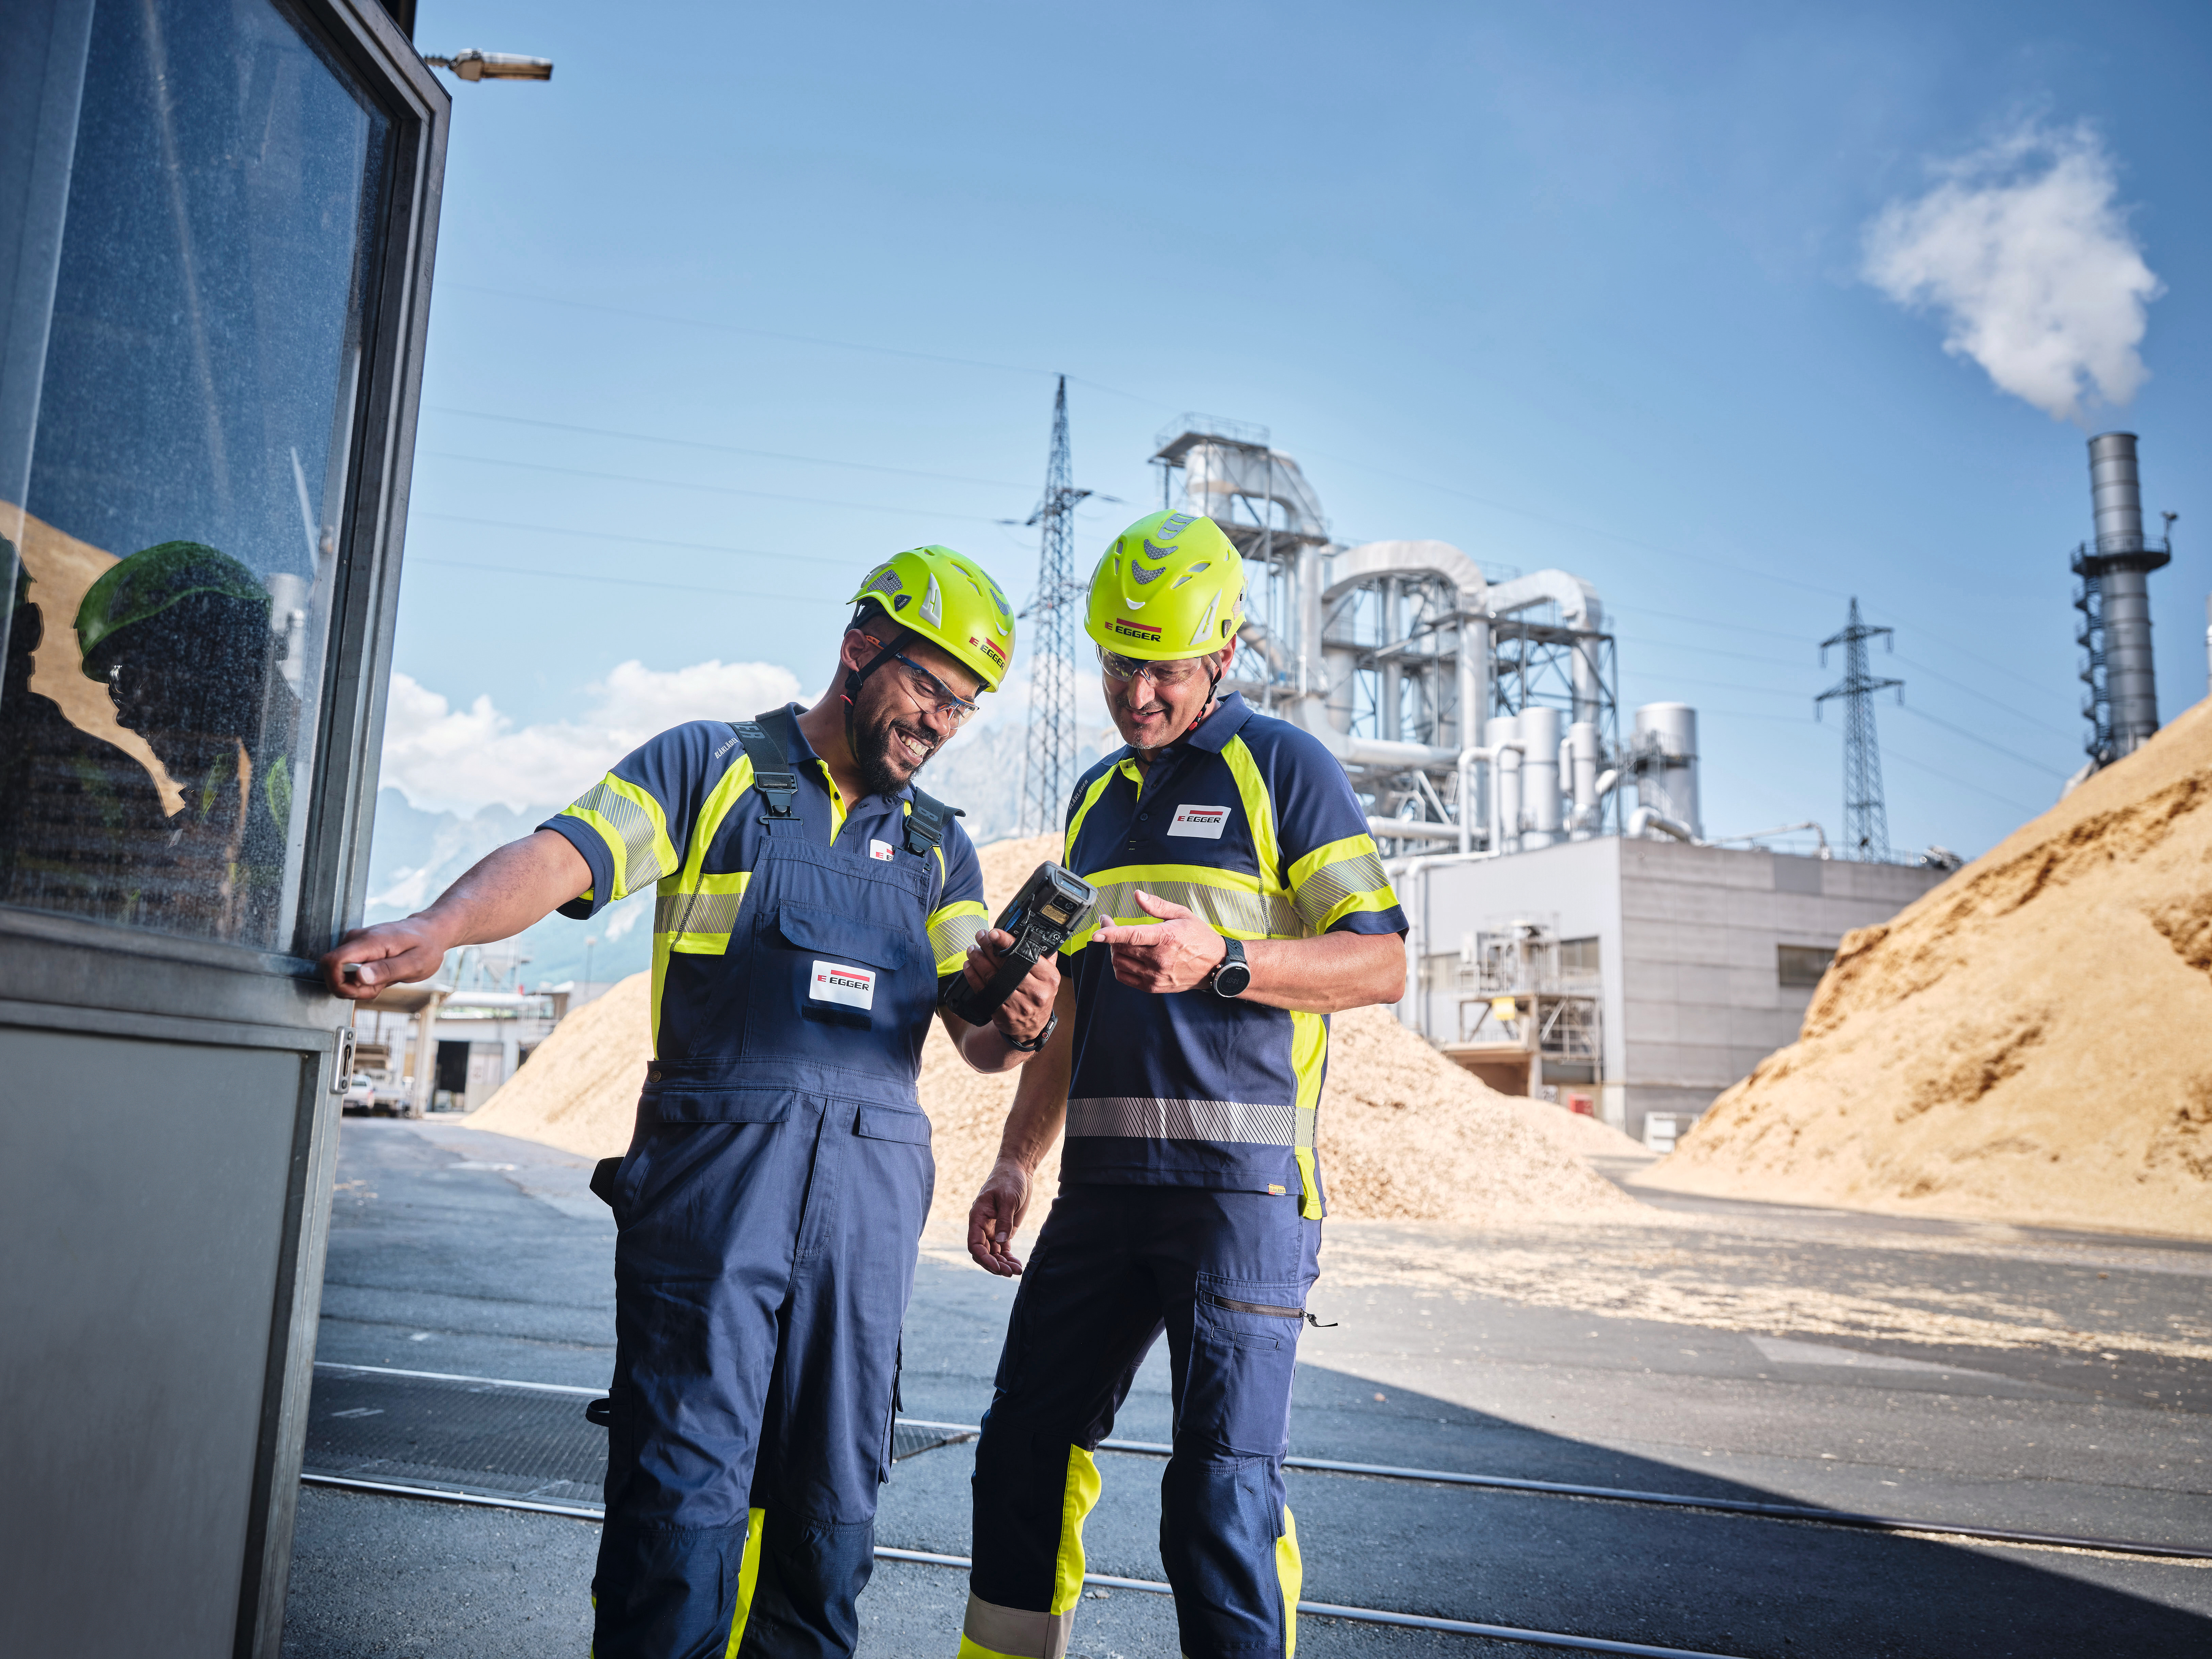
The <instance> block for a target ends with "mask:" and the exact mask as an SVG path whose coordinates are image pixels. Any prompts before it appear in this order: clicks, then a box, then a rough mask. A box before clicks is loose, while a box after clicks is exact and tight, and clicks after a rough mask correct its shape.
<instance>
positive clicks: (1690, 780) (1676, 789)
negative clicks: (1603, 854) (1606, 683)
mask: <svg viewBox="0 0 2212 1659" xmlns="http://www.w3.org/2000/svg"><path fill="white" fill-rule="evenodd" d="M1635 748H1636V750H1637V753H1638V756H1639V757H1641V759H1642V763H1643V764H1642V768H1641V769H1640V770H1639V772H1638V775H1637V779H1636V794H1637V799H1638V802H1639V803H1640V804H1641V805H1644V806H1648V807H1650V809H1651V811H1652V812H1653V814H1654V815H1655V817H1663V818H1665V819H1668V821H1669V822H1670V823H1673V824H1674V825H1676V826H1679V827H1680V828H1682V829H1687V830H1688V831H1689V834H1688V835H1687V836H1678V837H1677V839H1679V840H1686V841H1695V840H1697V839H1698V838H1699V836H1703V835H1704V834H1705V820H1704V818H1703V817H1702V815H1701V814H1700V812H1699V806H1698V711H1697V710H1696V709H1694V708H1691V707H1690V705H1689V704H1688V703H1686V702H1647V703H1645V704H1644V706H1643V707H1642V708H1639V709H1638V710H1637V711H1636V737H1635ZM1629 833H1630V834H1631V835H1635V834H1638V833H1640V832H1639V831H1638V830H1636V829H1632V830H1630V831H1629ZM1666 833H1668V834H1670V835H1671V834H1673V833H1674V831H1673V830H1672V829H1669V830H1668V831H1667V832H1666Z"/></svg>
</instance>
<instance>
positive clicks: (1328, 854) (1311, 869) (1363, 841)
mask: <svg viewBox="0 0 2212 1659" xmlns="http://www.w3.org/2000/svg"><path fill="white" fill-rule="evenodd" d="M1363 854H1364V855H1367V856H1370V857H1374V856H1376V848H1375V837H1374V836H1370V835H1369V834H1367V833H1366V831H1364V830H1362V831H1361V832H1360V833H1359V834H1358V835H1356V836H1346V837H1345V838H1344V839H1343V840H1342V841H1333V842H1328V843H1327V844H1326V845H1324V846H1321V847H1316V848H1314V849H1313V851H1312V852H1310V853H1309V854H1306V855H1305V856H1304V858H1302V859H1300V860H1298V861H1297V863H1296V864H1294V865H1292V866H1291V891H1292V892H1294V893H1295V892H1296V891H1297V890H1298V889H1299V888H1301V887H1304V885H1305V884H1306V883H1307V882H1309V881H1310V880H1312V879H1313V878H1314V877H1315V876H1316V874H1317V873H1318V872H1321V871H1322V870H1323V869H1325V868H1326V867H1328V866H1330V865H1332V864H1342V863H1345V862H1346V861H1347V860H1352V859H1356V858H1358V857H1360V856H1362V855H1363Z"/></svg>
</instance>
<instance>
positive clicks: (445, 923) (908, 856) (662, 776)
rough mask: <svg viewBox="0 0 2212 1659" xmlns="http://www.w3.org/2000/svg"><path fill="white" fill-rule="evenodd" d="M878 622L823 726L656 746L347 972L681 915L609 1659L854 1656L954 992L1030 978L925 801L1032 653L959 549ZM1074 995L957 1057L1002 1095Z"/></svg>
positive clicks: (614, 1534)
mask: <svg viewBox="0 0 2212 1659" xmlns="http://www.w3.org/2000/svg"><path fill="white" fill-rule="evenodd" d="M854 600H855V601H856V603H857V605H858V606H859V609H858V611H856V613H855V614H854V617H853V620H852V623H851V624H850V625H849V626H848V629H846V632H845V636H844V641H843V644H842V649H841V652H840V656H839V664H840V673H839V675H838V677H837V679H836V682H835V683H834V684H832V686H831V688H830V690H829V691H827V692H825V693H824V694H823V696H822V697H821V699H820V700H819V701H818V702H816V703H815V704H814V706H813V707H812V708H806V709H801V708H799V706H798V705H797V704H795V703H794V704H792V705H790V706H788V707H787V708H780V709H776V710H774V711H772V712H770V713H768V714H762V715H759V716H757V718H755V719H754V720H744V719H742V718H740V719H738V720H737V721H736V722H735V723H734V724H732V723H730V722H728V721H724V720H696V721H694V722H692V723H691V724H690V725H687V726H678V727H676V728H675V729H673V730H672V731H669V732H663V733H662V734H661V735H660V736H659V737H657V738H653V740H652V741H651V742H649V743H647V744H645V745H644V746H643V747H642V748H641V749H639V750H636V751H635V753H633V754H631V755H629V757H627V758H625V759H623V761H621V762H620V763H617V765H616V766H615V768H614V769H613V770H612V771H611V772H609V773H608V774H607V775H606V776H605V779H604V780H603V781H600V782H599V784H598V785H596V786H595V787H592V789H591V790H589V791H587V792H586V793H585V794H584V796H583V797H582V798H581V799H579V800H578V801H577V802H576V803H575V805H573V806H571V807H569V808H568V810H567V811H564V812H562V813H561V814H560V815H558V816H557V817H555V818H553V819H552V820H551V821H550V823H546V824H544V826H542V827H541V828H540V829H538V832H537V833H536V834H535V835H533V836H530V837H529V838H527V839H526V840H524V841H520V842H513V844H511V845H509V846H507V847H504V848H501V849H500V850H499V851H497V852H495V853H494V854H491V856H490V857H489V858H487V859H486V860H483V862H482V863H481V864H479V865H477V866H476V868H475V869H473V870H471V871H470V872H469V873H468V874H466V875H465V876H464V877H462V878H461V879H460V880H459V882H457V883H455V884H454V885H453V887H452V888H450V889H449V890H447V892H446V893H445V895H444V896H442V897H441V898H440V899H439V900H438V902H436V903H435V904H433V905H432V906H431V907H430V908H428V910H426V911H424V912H422V914H421V915H416V916H412V917H410V918H408V919H407V920H406V921H398V922H389V923H386V924H383V925H382V926H380V927H368V928H363V929H360V930H357V931H356V932H354V933H349V934H348V935H347V936H346V938H345V939H344V940H343V942H342V943H341V944H340V945H339V946H338V948H337V949H336V950H334V951H331V953H330V954H329V955H328V956H327V957H325V958H324V961H323V966H324V971H325V976H326V977H327V978H328V980H329V981H330V984H331V988H332V989H333V990H334V991H336V992H337V993H338V994H340V995H342V996H351V997H366V996H370V995H374V993H375V991H376V990H377V989H378V988H379V987H381V986H384V985H386V984H390V983H392V982H394V981H404V980H419V979H427V978H428V977H429V976H430V975H432V974H434V973H435V972H436V971H437V969H438V966H439V963H440V960H441V957H442V956H443V954H444V952H445V951H447V950H448V949H450V948H452V947H453V946H454V945H465V944H470V943H474V942H479V941H484V940H490V939H504V938H507V937H508V936H510V935H512V934H514V933H520V932H521V931H522V929H524V928H525V927H528V926H529V925H530V924H531V923H532V922H534V921H538V918H540V917H541V916H543V915H545V914H546V913H547V912H548V911H550V910H552V909H554V908H559V909H560V910H561V912H562V914H563V915H569V916H575V917H585V916H589V915H592V914H593V913H595V912H596V911H598V910H599V909H600V908H602V907H603V906H605V905H606V904H608V903H610V902H613V901H614V900H617V899H620V898H623V897H626V896H629V895H630V894H632V893H641V892H644V891H646V890H648V889H651V890H654V891H655V893H656V895H657V896H656V898H655V902H654V911H653V1020H654V1026H653V1060H652V1062H651V1064H650V1066H649V1067H648V1068H647V1073H646V1080H645V1087H644V1091H643V1094H642V1097H641V1099H640V1102H639V1104H638V1119H637V1131H636V1134H635V1138H634V1139H632V1141H631V1143H630V1148H629V1155H628V1156H627V1157H625V1158H623V1159H621V1160H620V1161H619V1163H617V1162H616V1161H615V1160H609V1161H608V1162H607V1163H606V1164H602V1165H601V1166H600V1170H599V1174H598V1175H596V1176H594V1178H593V1181H592V1188H593V1190H594V1191H597V1192H599V1194H600V1195H601V1196H602V1197H604V1198H605V1199H606V1200H607V1201H608V1202H609V1203H610V1204H611V1205H612V1206H613V1207H614V1211H615V1218H616V1221H617V1226H618V1230H619V1231H618V1233H617V1243H616V1246H615V1323H616V1353H615V1376H614V1383H613V1387H612V1389H611V1404H610V1413H611V1427H610V1434H609V1444H608V1457H607V1482H606V1505H607V1514H606V1525H605V1529H604V1531H603V1533H602V1534H601V1538H600V1544H599V1571H598V1573H597V1575H596V1577H594V1578H593V1581H592V1599H593V1601H594V1604H595V1606H596V1607H597V1615H596V1624H595V1630H594V1635H593V1638H592V1651H593V1653H594V1654H595V1655H597V1656H598V1659H726V1656H728V1659H737V1656H774V1659H794V1656H799V1659H814V1656H829V1655H846V1654H850V1653H851V1652H852V1651H853V1647H854V1641H855V1639H856V1638H857V1636H858V1629H859V1626H858V1621H857V1619H856V1617H855V1613H854V1597H855V1596H856V1595H858V1594H859V1593H860V1589H861V1587H862V1586H863V1585H864V1584H866V1582H867V1579H868V1574H869V1570H870V1567H871V1565H872V1559H873V1549H872V1547H873V1542H874V1516H875V1511H876V1492H877V1487H878V1484H879V1483H880V1481H881V1480H882V1479H883V1477H884V1475H885V1474H887V1473H888V1470H889V1457H890V1437H891V1420H892V1412H893V1409H894V1402H895V1400H896V1389H897V1382H896V1376H897V1353H898V1336H899V1325H900V1322H901V1320H902V1317H903V1316H904V1314H905V1310H906V1302H907V1297H908V1292H909V1291H911V1289H912V1288H913V1283H914V1269H915V1247H916V1243H917V1241H918V1239H919V1237H920V1235H921V1225H922V1218H923V1215H924V1212H926V1210H927V1207H928V1204H929V1194H930V1188H931V1185H932V1182H933V1177H934V1170H933V1164H932V1163H931V1159H930V1152H929V1120H928V1119H927V1117H925V1116H924V1115H922V1114H921V1110H920V1109H919V1107H918V1105H917V1103H916V1100H915V1078H916V1075H917V1073H918V1072H919V1069H920V1064H921V1044H922V1039H923V1037H924V1036H926V1035H927V1031H928V1027H929V1022H930V1019H931V1017H932V1015H933V1013H934V1012H935V1011H936V1009H937V1004H938V999H939V992H940V990H941V988H942V986H943V984H944V982H945V980H946V979H947V978H948V977H949V976H950V975H954V974H957V973H961V972H963V971H965V972H967V973H968V974H969V975H970V976H971V978H972V979H973V980H974V981H975V983H976V984H977V985H978V986H979V987H980V986H981V984H982V983H983V982H984V981H985V980H986V979H987V975H989V974H990V973H992V972H994V971H995V969H996V963H997V956H996V951H997V950H998V949H1000V948H1002V947H1004V946H1006V945H1011V944H1012V940H1011V939H1008V938H1007V936H1006V935H1005V934H1003V933H997V932H996V931H995V930H988V929H987V918H986V915H985V912H984V908H983V902H982V901H983V885H982V879H981V870H980V869H979V867H978V866H977V863H976V859H975V848H973V847H972V846H971V845H970V844H969V840H968V837H967V836H965V835H964V834H963V833H962V831H961V829H960V827H959V825H958V823H957V822H956V821H955V819H954V817H952V815H951V812H950V810H949V809H948V808H946V807H945V805H943V803H941V802H939V801H937V800H936V799H933V798H932V797H931V796H929V795H928V794H927V793H923V792H922V791H921V790H919V789H916V788H915V787H913V779H914V775H915V773H916V772H917V771H918V770H919V769H921V765H922V763H924V762H925V761H927V759H928V758H929V757H930V756H931V755H932V754H933V753H934V752H935V751H936V750H937V749H938V747H939V745H940V744H943V743H944V742H945V740H946V739H947V738H950V737H951V735H952V733H953V732H955V731H956V730H957V728H958V727H959V726H960V725H961V723H962V722H963V720H966V719H967V718H968V716H969V715H970V714H973V713H974V712H975V696H976V695H977V692H978V691H979V690H988V689H990V688H992V687H993V686H995V685H996V684H998V682H999V680H1000V677H1001V676H1002V675H1003V674H1004V673H1005V671H1006V663H1007V659H1009V657H1010V656H1011V655H1012V651H1013V632H1014V622H1013V617H1012V615H1011V614H1010V613H1009V611H1008V610H1007V608H1006V599H1005V598H1004V596H1003V595H1002V594H1001V593H1000V591H999V588H998V586H997V585H996V584H995V583H994V582H993V581H992V580H991V579H990V578H989V577H988V576H987V575H986V574H984V573H983V572H982V571H981V569H980V568H977V566H976V565H975V563H974V562H971V561H970V560H969V559H967V558H965V557H963V556H962V555H960V554H958V553H956V552H953V551H952V550H951V549H949V548H943V547H921V548H915V549H913V550H909V551H908V552H904V553H901V554H898V555H896V556H895V557H893V558H891V559H890V560H887V561H886V562H884V563H883V564H881V565H879V566H878V567H877V568H876V569H875V570H873V571H872V573H870V574H869V575H868V577H867V578H866V580H865V581H863V582H862V583H861V585H860V592H858V593H856V594H855V595H854ZM349 969H353V970H354V971H353V973H352V974H351V975H350V976H349ZM1058 988H1059V975H1058V974H1057V972H1056V971H1055V970H1054V964H1053V963H1050V962H1045V963H1039V964H1038V965H1037V967H1036V969H1034V970H1033V971H1032V972H1031V974H1030V976H1029V978H1028V979H1026V980H1025V981H1023V983H1022V984H1021V986H1020V987H1018V988H1017V990H1016V993H1015V994H1014V996H1013V998H1012V1000H1010V1001H1009V1002H1008V1003H1007V1004H1006V1006H1005V1007H1004V1008H1003V1009H1001V1010H1000V1012H999V1013H998V1014H997V1015H996V1016H995V1017H994V1020H993V1022H992V1024H989V1025H987V1026H981V1027H971V1026H969V1025H968V1024H965V1023H964V1022H963V1021H962V1020H960V1019H957V1018H953V1017H952V1016H951V1015H949V1014H948V1015H946V1016H945V1025H946V1027H947V1029H948V1030H949V1031H950V1033H951V1037H952V1040H953V1042H955V1044H956V1045H957V1047H958V1048H959V1049H960V1052H961V1054H962V1055H963V1057H964V1058H965V1059H966V1060H967V1061H968V1063H969V1065H970V1066H974V1067H975V1068H976V1069H977V1070H979V1071H985V1072H992V1071H1005V1070H1006V1069H1008V1068H1010V1067H1012V1066H1017V1065H1019V1064H1020V1063H1021V1062H1022V1061H1023V1060H1025V1059H1026V1058H1028V1056H1029V1054H1031V1053H1034V1052H1035V1051H1036V1049H1037V1048H1039V1047H1040V1046H1041V1044H1042V1039H1043V1038H1044V1036H1046V1035H1047V1034H1048V1032H1049V1031H1050V1030H1051V1021H1052V1019H1053V1007H1054V998H1055V995H1056V994H1057V991H1058Z"/></svg>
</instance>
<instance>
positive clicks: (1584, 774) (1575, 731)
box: [1559, 720, 1620, 841]
mask: <svg viewBox="0 0 2212 1659" xmlns="http://www.w3.org/2000/svg"><path fill="white" fill-rule="evenodd" d="M1597 760H1598V735H1597V727H1596V726H1595V725H1594V724H1593V723H1592V722H1590V721H1589V720H1577V721H1576V722H1575V723H1574V724H1573V725H1572V726H1569V727H1568V728H1567V736H1566V741H1565V742H1564V743H1563V744H1560V745H1559V769H1560V772H1561V773H1562V775H1564V776H1565V779H1566V781H1567V788H1568V792H1569V799H1570V801H1571V805H1570V806H1569V808H1568V811H1567V838H1568V839H1569V840H1570V841H1588V840H1589V838H1590V831H1591V830H1592V829H1594V828H1595V827H1596V824H1597V821H1598V814H1599V811H1600V808H1601V803H1602V802H1603V800H1604V799H1605V797H1606V796H1607V794H1608V793H1611V792H1612V789H1613V785H1614V784H1615V783H1616V782H1618V781H1620V773H1618V772H1613V771H1608V772H1606V773H1603V774H1600V772H1599V771H1598V769H1597Z"/></svg>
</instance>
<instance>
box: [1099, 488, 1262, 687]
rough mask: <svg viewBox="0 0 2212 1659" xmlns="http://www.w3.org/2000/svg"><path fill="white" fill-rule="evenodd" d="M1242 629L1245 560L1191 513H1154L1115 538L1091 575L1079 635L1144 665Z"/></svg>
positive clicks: (1215, 643)
mask: <svg viewBox="0 0 2212 1659" xmlns="http://www.w3.org/2000/svg"><path fill="white" fill-rule="evenodd" d="M1243 624H1244V561H1243V558H1242V557H1241V556H1239V555H1238V553H1237V549H1236V547H1235V545H1234V544H1232V543H1231V541H1230V539H1229V538H1228V537H1226V536H1225V535H1223V534H1222V533H1221V526H1219V525H1218V524H1216V523H1214V522H1213V520H1211V519H1202V518H1200V517H1199V515H1198V514H1196V513H1152V514H1151V515H1149V516H1148V517H1146V518H1142V519H1139V520H1137V521H1136V523H1134V524H1133V525H1131V526H1129V527H1128V528H1127V530H1125V531H1123V532H1121V534H1120V535H1119V536H1117V537H1115V538H1114V544H1113V545H1112V546H1110V547H1109V548H1108V549H1107V550H1106V556H1105V557H1104V558H1103V559H1101V560H1099V561H1098V568H1097V571H1096V572H1094V573H1093V574H1092V575H1091V605H1090V610H1089V612H1088V614H1087V615H1086V616H1085V618H1084V623H1083V631H1084V632H1085V633H1086V634H1088V635H1091V638H1092V639H1094V640H1096V641H1098V643H1099V644H1101V645H1103V646H1104V647H1106V648H1107V649H1108V650H1109V651H1113V652H1117V653H1120V654H1121V655H1122V656H1124V657H1137V658H1140V659H1144V660H1145V661H1147V662H1170V661H1173V660H1174V659H1176V658H1178V657H1202V656H1205V655H1206V654H1208V653H1211V652H1215V651H1218V650H1220V649H1221V648H1222V647H1224V646H1225V645H1228V644H1231V642H1233V641H1235V639H1236V638H1237V629H1239V628H1241V627H1243Z"/></svg>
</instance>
